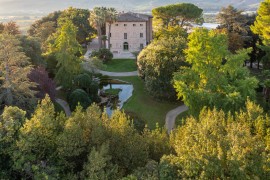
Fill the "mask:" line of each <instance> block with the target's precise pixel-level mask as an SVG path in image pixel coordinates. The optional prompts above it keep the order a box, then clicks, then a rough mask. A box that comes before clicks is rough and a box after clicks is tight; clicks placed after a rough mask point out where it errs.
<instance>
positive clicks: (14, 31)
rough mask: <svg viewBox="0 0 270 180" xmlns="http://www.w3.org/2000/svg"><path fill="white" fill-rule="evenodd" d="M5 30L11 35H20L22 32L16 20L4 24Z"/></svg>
mask: <svg viewBox="0 0 270 180" xmlns="http://www.w3.org/2000/svg"><path fill="white" fill-rule="evenodd" d="M4 26H5V27H4V31H3V32H5V33H7V34H10V35H14V36H15V35H19V34H21V32H20V30H19V26H18V25H17V24H16V23H15V22H14V21H10V22H8V23H6V24H4Z"/></svg>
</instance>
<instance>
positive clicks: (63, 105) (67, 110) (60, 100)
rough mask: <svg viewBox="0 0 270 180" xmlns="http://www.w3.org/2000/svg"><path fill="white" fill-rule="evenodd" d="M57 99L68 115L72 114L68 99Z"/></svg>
mask: <svg viewBox="0 0 270 180" xmlns="http://www.w3.org/2000/svg"><path fill="white" fill-rule="evenodd" d="M55 101H56V102H57V103H58V104H60V106H62V108H63V109H64V111H65V113H66V116H70V115H71V111H70V108H69V105H68V103H67V102H66V101H64V100H63V99H59V98H57V99H55Z"/></svg>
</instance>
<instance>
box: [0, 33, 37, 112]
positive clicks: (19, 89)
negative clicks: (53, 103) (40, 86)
mask: <svg viewBox="0 0 270 180" xmlns="http://www.w3.org/2000/svg"><path fill="white" fill-rule="evenodd" d="M19 44H20V42H19V40H18V39H17V38H15V36H13V35H8V34H5V33H4V34H1V35H0V72H1V73H0V80H1V88H0V102H1V104H3V105H8V106H10V105H15V106H18V107H20V108H21V109H24V110H32V109H33V108H34V105H35V103H36V99H35V97H34V94H35V92H34V91H33V90H32V89H33V88H34V87H35V84H34V83H32V82H30V80H29V79H28V74H29V73H30V71H31V69H32V67H31V65H30V63H29V59H28V58H27V57H26V56H25V53H23V52H22V51H21V47H20V45H19Z"/></svg>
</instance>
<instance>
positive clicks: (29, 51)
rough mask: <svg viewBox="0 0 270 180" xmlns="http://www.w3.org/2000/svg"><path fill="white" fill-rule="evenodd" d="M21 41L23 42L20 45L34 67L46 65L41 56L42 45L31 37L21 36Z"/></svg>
mask: <svg viewBox="0 0 270 180" xmlns="http://www.w3.org/2000/svg"><path fill="white" fill-rule="evenodd" d="M19 40H20V41H21V43H20V45H21V47H22V51H23V52H24V53H25V55H26V56H27V57H29V58H30V61H31V64H32V65H35V66H38V65H44V64H45V62H44V61H43V58H42V56H41V54H42V50H41V44H40V42H39V41H38V40H37V39H36V38H33V37H30V36H20V37H19Z"/></svg>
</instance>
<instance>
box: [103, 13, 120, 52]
mask: <svg viewBox="0 0 270 180" xmlns="http://www.w3.org/2000/svg"><path fill="white" fill-rule="evenodd" d="M117 16H118V13H117V11H116V9H115V8H107V10H106V22H108V28H109V30H108V35H107V37H108V48H109V50H110V48H111V47H110V44H111V36H110V34H111V27H112V24H113V23H114V22H115V21H116V20H117Z"/></svg>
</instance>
